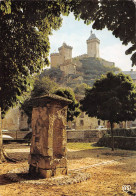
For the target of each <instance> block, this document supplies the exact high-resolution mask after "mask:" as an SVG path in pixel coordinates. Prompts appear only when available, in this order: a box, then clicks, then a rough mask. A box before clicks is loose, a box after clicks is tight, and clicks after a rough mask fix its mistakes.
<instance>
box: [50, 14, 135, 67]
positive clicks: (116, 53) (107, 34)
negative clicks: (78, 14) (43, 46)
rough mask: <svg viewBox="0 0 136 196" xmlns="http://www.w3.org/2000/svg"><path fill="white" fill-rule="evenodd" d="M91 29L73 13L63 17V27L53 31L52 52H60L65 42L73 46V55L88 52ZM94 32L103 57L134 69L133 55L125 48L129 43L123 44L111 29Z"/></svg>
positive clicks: (120, 65) (117, 64)
mask: <svg viewBox="0 0 136 196" xmlns="http://www.w3.org/2000/svg"><path fill="white" fill-rule="evenodd" d="M91 29H92V26H91V25H85V24H84V22H83V21H82V20H80V21H77V20H75V19H74V16H73V15H72V14H70V16H68V17H63V24H62V27H61V28H60V29H59V30H58V31H53V35H52V36H50V43H51V50H50V53H54V52H58V48H59V47H60V46H61V45H62V44H63V42H65V43H66V44H67V45H70V46H72V47H73V50H72V57H75V56H78V55H81V54H86V53H87V44H86V40H87V39H88V38H89V36H90V31H91ZM93 33H95V35H96V37H97V38H98V39H99V40H100V57H101V58H104V59H105V60H108V61H111V62H115V66H117V67H119V68H121V69H122V70H130V69H132V67H131V61H130V56H131V55H125V50H126V49H127V48H129V45H128V46H124V45H122V42H121V41H120V40H119V39H118V38H115V37H114V36H113V35H112V32H111V31H108V30H106V29H104V30H102V31H97V30H93ZM133 70H136V68H135V67H133Z"/></svg>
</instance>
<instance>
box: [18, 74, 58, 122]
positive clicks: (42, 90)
mask: <svg viewBox="0 0 136 196" xmlns="http://www.w3.org/2000/svg"><path fill="white" fill-rule="evenodd" d="M33 86H34V87H33V90H32V91H31V93H30V95H29V96H28V97H27V98H26V99H25V100H24V102H23V103H22V104H21V109H22V110H23V111H24V112H25V113H26V114H27V116H28V123H29V124H30V123H31V117H32V109H33V107H32V99H33V98H35V97H39V96H42V95H45V94H51V93H53V92H54V91H55V90H57V88H58V85H57V84H56V83H55V82H54V81H52V80H50V79H49V78H48V77H42V78H38V77H37V78H36V79H35V82H34V85H33Z"/></svg>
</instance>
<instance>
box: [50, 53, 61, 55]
mask: <svg viewBox="0 0 136 196" xmlns="http://www.w3.org/2000/svg"><path fill="white" fill-rule="evenodd" d="M59 55H60V54H59V53H51V54H50V56H59Z"/></svg>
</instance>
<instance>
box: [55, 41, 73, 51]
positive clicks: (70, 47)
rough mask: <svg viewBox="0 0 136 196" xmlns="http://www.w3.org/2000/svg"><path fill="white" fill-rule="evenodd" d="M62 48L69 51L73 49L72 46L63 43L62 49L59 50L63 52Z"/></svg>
mask: <svg viewBox="0 0 136 196" xmlns="http://www.w3.org/2000/svg"><path fill="white" fill-rule="evenodd" d="M62 48H67V49H70V50H72V49H73V47H72V46H68V45H67V44H66V43H65V42H64V43H63V45H62V46H61V47H59V48H58V50H61V49H62Z"/></svg>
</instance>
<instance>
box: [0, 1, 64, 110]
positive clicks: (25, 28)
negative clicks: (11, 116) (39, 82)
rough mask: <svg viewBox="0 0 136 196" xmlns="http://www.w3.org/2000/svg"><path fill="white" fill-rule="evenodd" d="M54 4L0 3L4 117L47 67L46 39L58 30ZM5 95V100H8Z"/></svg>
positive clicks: (0, 76) (57, 11)
mask: <svg viewBox="0 0 136 196" xmlns="http://www.w3.org/2000/svg"><path fill="white" fill-rule="evenodd" d="M63 9H65V6H64V4H61V5H60V4H59V3H58V2H57V1H7V2H5V1H4V2H3V1H1V2H0V32H1V33H0V51H2V52H1V53H0V70H1V71H0V86H1V91H0V97H1V99H0V106H1V108H2V112H3V113H4V112H5V111H6V110H8V108H9V107H11V106H13V103H14V102H17V100H18V97H19V96H20V95H21V94H22V92H25V91H27V86H30V85H31V83H30V76H33V74H34V73H38V72H39V71H40V70H41V69H42V68H44V66H45V65H48V63H49V62H48V58H47V57H48V54H49V48H50V45H49V38H48V36H49V35H50V34H51V31H52V30H53V29H55V30H56V29H57V28H59V27H60V26H61V21H62V19H61V17H60V13H61V11H62V10H63ZM7 94H8V96H7Z"/></svg>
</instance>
